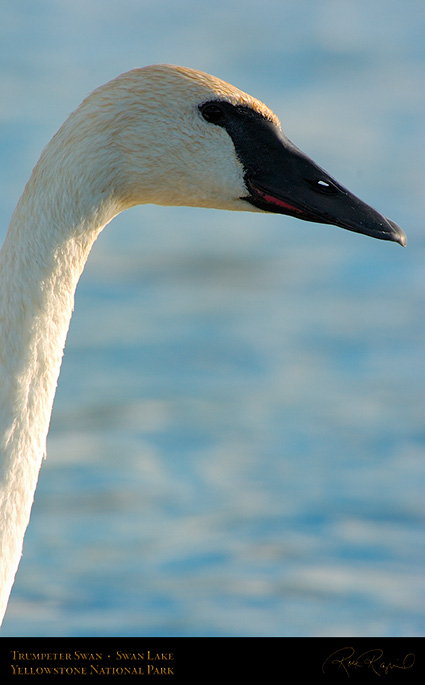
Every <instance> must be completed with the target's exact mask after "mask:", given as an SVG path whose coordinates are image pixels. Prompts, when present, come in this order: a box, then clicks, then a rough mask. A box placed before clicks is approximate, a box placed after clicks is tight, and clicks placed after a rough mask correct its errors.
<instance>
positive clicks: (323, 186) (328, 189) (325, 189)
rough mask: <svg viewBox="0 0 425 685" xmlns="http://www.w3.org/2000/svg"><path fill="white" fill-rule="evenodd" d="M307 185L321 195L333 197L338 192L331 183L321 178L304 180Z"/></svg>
mask: <svg viewBox="0 0 425 685" xmlns="http://www.w3.org/2000/svg"><path fill="white" fill-rule="evenodd" d="M306 180H307V182H308V183H309V185H310V186H311V187H312V188H313V190H315V191H316V192H318V193H320V194H321V195H335V193H337V192H338V188H337V187H336V186H335V185H334V184H333V183H332V182H331V181H325V180H324V179H323V178H319V179H317V178H315V179H314V180H311V179H306Z"/></svg>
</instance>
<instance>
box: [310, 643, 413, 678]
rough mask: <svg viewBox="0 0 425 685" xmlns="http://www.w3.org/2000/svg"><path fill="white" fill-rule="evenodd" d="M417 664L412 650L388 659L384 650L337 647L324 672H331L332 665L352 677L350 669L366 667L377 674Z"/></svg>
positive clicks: (402, 669)
mask: <svg viewBox="0 0 425 685" xmlns="http://www.w3.org/2000/svg"><path fill="white" fill-rule="evenodd" d="M414 664H415V655H414V654H413V653H412V652H409V653H408V654H406V656H405V657H404V658H402V659H396V660H395V661H393V662H392V661H387V660H386V659H385V658H384V650H382V649H368V650H367V651H366V652H362V653H361V654H358V655H357V654H356V650H355V649H354V647H343V648H342V649H337V650H336V652H333V653H332V654H330V655H329V656H328V658H327V659H325V661H324V662H323V664H322V673H326V672H329V671H330V670H331V667H334V668H336V669H337V670H338V669H342V670H343V671H344V672H345V674H346V675H347V676H348V677H350V671H351V672H354V671H358V670H359V669H363V668H364V669H365V670H367V671H369V672H372V673H375V675H377V676H382V675H388V674H389V673H390V672H391V671H394V670H399V671H407V670H409V669H410V668H412V667H413V666H414Z"/></svg>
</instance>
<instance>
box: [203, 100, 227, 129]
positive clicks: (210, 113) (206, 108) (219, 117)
mask: <svg viewBox="0 0 425 685" xmlns="http://www.w3.org/2000/svg"><path fill="white" fill-rule="evenodd" d="M199 110H200V112H201V114H202V116H203V117H204V119H205V121H208V123H209V124H218V125H220V124H222V123H223V121H224V112H223V110H222V109H221V107H220V106H219V105H216V104H207V105H201V106H200V107H199Z"/></svg>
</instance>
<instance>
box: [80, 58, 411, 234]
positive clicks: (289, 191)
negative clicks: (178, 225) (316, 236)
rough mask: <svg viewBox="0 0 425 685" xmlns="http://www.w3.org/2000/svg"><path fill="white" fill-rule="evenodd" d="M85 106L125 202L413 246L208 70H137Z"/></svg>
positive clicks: (261, 108) (270, 117) (256, 104)
mask: <svg viewBox="0 0 425 685" xmlns="http://www.w3.org/2000/svg"><path fill="white" fill-rule="evenodd" d="M82 108H83V109H84V110H87V108H89V109H90V110H91V112H92V113H94V112H96V116H98V117H99V121H98V128H99V130H102V128H103V130H104V132H105V136H106V140H105V137H104V139H103V143H102V144H103V145H104V147H105V151H106V153H107V154H106V155H105V157H106V156H107V159H108V164H109V165H110V164H111V160H112V164H113V166H114V170H115V172H116V167H117V166H118V167H119V169H118V173H116V174H115V176H116V177H118V178H119V179H120V181H119V183H116V182H114V181H112V182H111V185H112V186H113V187H114V192H115V194H116V196H117V199H118V201H119V202H120V204H121V207H122V208H124V207H129V206H132V205H135V204H140V203H153V204H160V205H186V206H197V207H211V208H217V209H230V210H246V211H260V212H273V213H280V214H288V215H292V216H295V217H297V218H299V219H303V220H306V221H314V222H317V223H327V224H334V225H336V226H340V227H342V228H345V229H348V230H350V231H355V232H358V233H363V234H366V235H370V236H373V237H375V238H380V239H383V240H392V241H395V242H398V243H400V244H401V245H405V243H406V237H405V234H404V233H403V231H402V230H401V229H400V228H399V227H398V226H397V225H396V224H395V223H394V222H392V221H390V220H389V219H386V218H385V217H384V216H383V215H381V214H380V213H378V212H377V211H376V210H374V209H372V208H371V207H369V206H368V205H367V204H365V203H364V202H363V201H361V200H360V199H359V198H357V197H355V196H354V195H353V194H352V193H351V192H349V191H348V190H347V189H346V188H344V187H343V186H342V185H341V184H339V183H338V182H337V181H336V180H335V179H333V178H332V177H331V176H330V175H329V174H328V173H327V172H326V171H324V170H323V169H322V168H321V167H319V166H318V165H317V164H315V162H313V161H312V160H311V159H310V158H309V157H308V156H307V155H305V154H304V153H303V152H301V151H300V150H299V149H298V148H297V147H296V146H295V145H294V144H293V143H292V142H291V141H290V140H289V139H288V138H287V137H286V136H285V135H284V133H283V132H282V129H281V125H280V122H279V119H278V118H277V116H276V115H275V114H273V112H272V111H271V110H270V109H269V108H268V107H266V105H264V104H263V103H261V102H260V101H259V100H256V99H255V98H253V97H251V96H250V95H248V94H247V93H244V92H243V91H240V90H238V89H237V88H235V87H234V86H231V85H230V84H228V83H226V82H225V81H222V80H220V79H218V78H215V77H213V76H210V75H209V74H205V73H203V72H200V71H196V70H193V69H187V68H183V67H177V66H173V65H154V66H149V67H144V68H142V69H134V70H132V71H129V72H127V73H125V74H121V76H119V77H118V78H116V79H114V80H113V81H110V82H109V83H107V84H106V85H105V86H102V87H101V88H99V89H97V90H96V91H94V92H93V93H92V94H91V95H90V96H89V97H88V98H87V99H86V101H84V102H83V105H82ZM99 113H101V114H99ZM89 114H90V112H89Z"/></svg>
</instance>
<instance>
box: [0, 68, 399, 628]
mask: <svg viewBox="0 0 425 685" xmlns="http://www.w3.org/2000/svg"><path fill="white" fill-rule="evenodd" d="M139 203H155V204H160V205H189V206H198V207H215V208H219V209H231V210H250V211H264V212H277V213H281V214H290V215H293V216H296V217H298V218H300V219H305V220H308V221H316V222H319V223H330V224H335V225H337V226H341V227H343V228H346V229H348V230H350V231H356V232H358V233H364V234H366V235H370V236H374V237H376V238H381V239H384V240H393V241H396V242H399V243H400V244H402V245H404V244H405V242H406V239H405V235H404V233H403V231H402V230H401V229H400V228H399V227H398V226H397V225H396V224H394V223H393V222H391V221H389V220H387V219H385V218H384V217H383V216H382V215H381V214H379V213H378V212H376V211H375V210H373V209H372V208H371V207H369V206H367V205H366V204H364V203H363V202H362V201H361V200H359V199H357V198H356V197H355V196H354V195H352V194H351V193H350V192H348V191H347V190H346V189H344V188H343V187H342V186H341V185H340V184H339V183H337V182H336V181H335V180H334V179H332V178H331V177H330V176H329V175H328V174H327V173H326V172H325V171H324V170H323V169H321V168H320V167H318V166H317V165H316V164H314V162H312V161H311V160H310V159H309V158H308V157H307V156H306V155H304V154H303V153H302V152H301V151H300V150H298V149H297V148H296V147H295V146H294V145H293V144H292V143H291V142H290V141H289V140H288V139H287V138H286V137H285V135H284V134H283V133H282V130H281V127H280V123H279V120H278V119H277V117H276V116H275V115H274V114H273V113H272V112H271V111H270V110H269V109H268V108H267V107H266V106H265V105H263V104H262V103H260V102H259V101H258V100H256V99H254V98H252V97H251V96H249V95H247V94H246V93H243V92H242V91H240V90H238V89H237V88H234V87H233V86H231V85H229V84H228V83H225V82H224V81H221V80H219V79H217V78H214V77H212V76H209V75H208V74H205V73H202V72H199V71H195V70H192V69H186V68H182V67H176V66H170V65H156V66H150V67H145V68H143V69H134V70H132V71H130V72H128V73H125V74H122V75H121V76H118V77H117V78H116V79H114V80H112V81H110V82H109V83H107V84H106V85H104V86H101V87H100V88H98V89H97V90H95V91H94V92H93V93H91V95H89V96H88V97H87V98H86V99H85V100H84V101H83V102H82V104H81V105H80V107H79V108H78V109H77V110H75V111H74V112H73V113H72V114H71V115H70V116H69V117H68V119H67V120H66V121H65V123H64V124H63V126H62V127H61V128H60V129H59V131H58V132H57V134H56V135H55V136H54V137H53V139H52V140H51V141H50V143H49V144H48V146H47V147H46V148H45V150H44V151H43V153H42V155H41V158H40V160H39V162H38V163H37V165H36V167H35V169H34V171H33V173H32V175H31V177H30V179H29V181H28V183H27V185H26V187H25V190H24V192H23V195H22V197H21V199H20V200H19V203H18V205H17V207H16V210H15V212H14V214H13V217H12V220H11V223H10V227H9V231H8V233H7V236H6V239H5V242H4V245H3V248H2V251H1V253H0V278H1V288H0V383H1V386H0V441H1V442H0V445H1V447H0V449H1V457H2V461H1V486H2V492H1V500H0V526H1V533H0V539H1V569H0V617H1V618H2V617H3V615H4V612H5V610H6V605H7V601H8V598H9V594H10V591H11V588H12V585H13V581H14V577H15V573H16V570H17V568H18V564H19V560H20V557H21V553H22V545H23V539H24V534H25V530H26V528H27V525H28V521H29V518H30V512H31V506H32V502H33V497H34V492H35V488H36V484H37V479H38V474H39V469H40V465H41V461H42V458H43V455H44V454H45V447H46V436H47V432H48V427H49V421H50V415H51V410H52V405H53V399H54V394H55V389H56V383H57V379H58V376H59V370H60V364H61V359H62V354H63V348H64V344H65V338H66V335H67V331H68V327H69V322H70V319H71V315H72V310H73V306H74V293H75V289H76V286H77V282H78V279H79V277H80V275H81V273H82V271H83V268H84V265H85V263H86V260H87V258H88V255H89V252H90V249H91V247H92V245H93V243H94V241H95V239H96V238H97V236H98V235H99V233H100V232H101V231H102V229H103V228H104V226H106V224H107V223H108V222H109V221H111V219H112V218H113V217H114V216H116V215H117V214H118V213H119V212H121V211H123V210H124V209H126V208H128V207H131V206H133V205H136V204H139Z"/></svg>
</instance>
